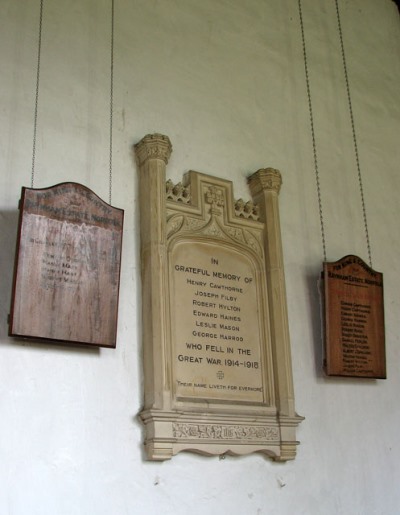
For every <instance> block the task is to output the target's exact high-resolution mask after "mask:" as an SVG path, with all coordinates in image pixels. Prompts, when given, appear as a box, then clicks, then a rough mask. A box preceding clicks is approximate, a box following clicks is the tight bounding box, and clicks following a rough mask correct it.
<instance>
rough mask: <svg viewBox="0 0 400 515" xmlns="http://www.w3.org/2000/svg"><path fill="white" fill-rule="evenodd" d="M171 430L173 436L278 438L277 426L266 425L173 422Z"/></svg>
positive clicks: (223, 438)
mask: <svg viewBox="0 0 400 515" xmlns="http://www.w3.org/2000/svg"><path fill="white" fill-rule="evenodd" d="M172 430H173V436H174V438H209V439H217V440H253V441H257V440H260V441H277V440H278V439H279V430H278V428H276V427H267V426H249V425H227V424H181V423H174V424H173V425H172Z"/></svg>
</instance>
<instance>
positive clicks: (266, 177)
mask: <svg viewBox="0 0 400 515" xmlns="http://www.w3.org/2000/svg"><path fill="white" fill-rule="evenodd" d="M247 182H248V184H249V187H250V191H251V195H252V197H253V198H255V197H256V196H257V195H259V194H260V193H261V192H263V191H275V192H276V193H277V194H279V191H280V189H281V185H282V176H281V173H280V171H279V170H275V168H261V169H260V170H257V172H255V173H253V175H250V177H249V178H248V179H247Z"/></svg>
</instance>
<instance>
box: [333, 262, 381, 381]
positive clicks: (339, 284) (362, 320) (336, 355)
mask: <svg viewBox="0 0 400 515" xmlns="http://www.w3.org/2000/svg"><path fill="white" fill-rule="evenodd" d="M324 291H325V347H326V349H325V354H326V355H325V370H326V373H327V375H332V376H349V377H360V378H361V377H364V378H376V379H386V358H385V322H384V307H383V306H384V304H383V275H382V274H381V273H379V272H376V271H375V270H373V269H372V268H370V267H369V266H368V265H367V264H366V263H364V261H363V260H362V259H360V258H359V257H357V256H352V255H349V256H345V257H344V258H342V259H341V260H339V261H336V262H334V263H324Z"/></svg>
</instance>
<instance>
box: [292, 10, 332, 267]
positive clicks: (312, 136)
mask: <svg viewBox="0 0 400 515" xmlns="http://www.w3.org/2000/svg"><path fill="white" fill-rule="evenodd" d="M298 3H299V17H300V28H301V38H302V42H303V57H304V71H305V76H306V86H307V97H308V110H309V113H310V127H311V138H312V146H313V156H314V169H315V181H316V185H317V195H318V209H319V221H320V227H321V239H322V251H323V255H324V261H326V242H325V229H324V216H323V211H322V196H321V185H320V179H319V169H318V156H317V144H316V139H315V130H314V116H313V110H312V102H311V89H310V79H309V75H308V63H307V51H306V39H305V35H304V23H303V12H302V8H301V0H298Z"/></svg>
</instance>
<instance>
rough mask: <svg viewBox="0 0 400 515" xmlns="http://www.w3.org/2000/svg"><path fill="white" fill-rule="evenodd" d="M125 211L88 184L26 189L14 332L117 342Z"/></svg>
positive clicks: (59, 339) (86, 341)
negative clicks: (106, 199)
mask: <svg viewBox="0 0 400 515" xmlns="http://www.w3.org/2000/svg"><path fill="white" fill-rule="evenodd" d="M123 216H124V214H123V210H121V209H117V208H114V207H111V206H110V205H109V204H106V203H105V202H103V201H102V200H101V199H100V198H99V197H98V196H97V195H95V194H94V193H93V192H92V191H91V190H89V189H88V188H86V187H85V186H82V185H80V184H76V183H63V184H58V185H56V186H53V187H50V188H45V189H32V188H22V198H21V205H20V225H19V234H18V241H17V255H16V264H15V272H14V286H13V297H12V304H11V315H10V326H9V335H10V336H17V337H22V338H35V339H41V340H50V341H51V340H54V341H57V342H68V343H74V344H85V345H94V346H99V347H112V348H114V347H115V346H116V334H117V314H118V293H119V277H120V261H121V244H122V227H123Z"/></svg>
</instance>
